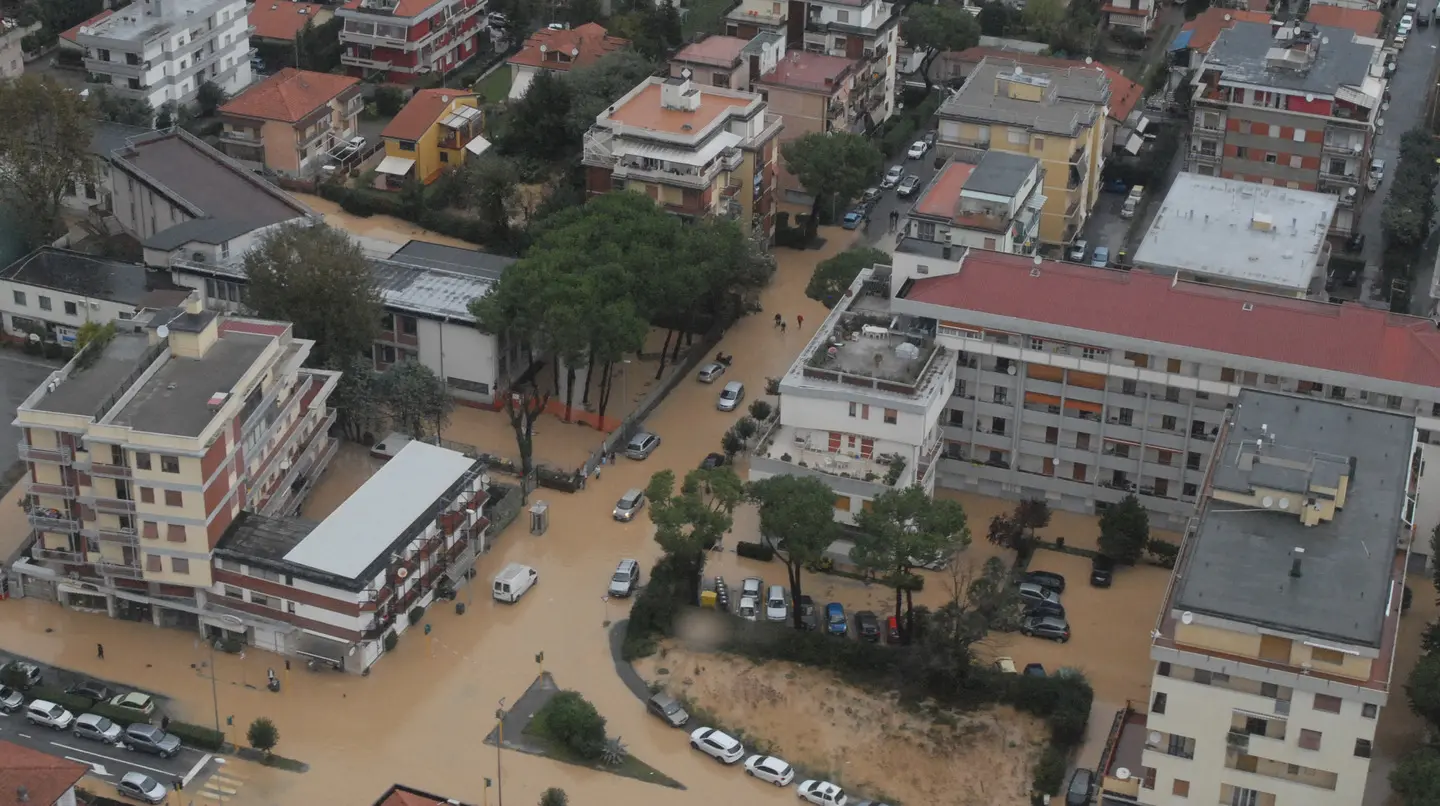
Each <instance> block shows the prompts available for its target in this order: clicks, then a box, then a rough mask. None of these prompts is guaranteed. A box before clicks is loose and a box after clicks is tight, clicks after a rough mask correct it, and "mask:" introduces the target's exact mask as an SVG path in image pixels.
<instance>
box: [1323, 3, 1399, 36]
mask: <svg viewBox="0 0 1440 806" xmlns="http://www.w3.org/2000/svg"><path fill="white" fill-rule="evenodd" d="M1305 21H1306V22H1313V23H1315V24H1316V25H1329V26H1333V27H1335V28H1349V29H1350V30H1352V31H1354V32H1355V33H1357V34H1359V35H1361V36H1375V35H1376V34H1378V33H1379V32H1380V26H1381V25H1383V24H1384V23H1385V17H1384V16H1382V15H1381V14H1380V12H1378V11H1370V10H1368V9H1361V8H1341V7H1339V6H1322V5H1318V4H1312V5H1311V6H1310V10H1309V11H1307V12H1305Z"/></svg>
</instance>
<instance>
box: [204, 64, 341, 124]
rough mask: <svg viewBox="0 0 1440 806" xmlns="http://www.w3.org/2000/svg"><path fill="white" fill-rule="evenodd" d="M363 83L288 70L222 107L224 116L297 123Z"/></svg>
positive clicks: (321, 74)
mask: <svg viewBox="0 0 1440 806" xmlns="http://www.w3.org/2000/svg"><path fill="white" fill-rule="evenodd" d="M358 83H360V81H359V79H355V78H351V77H350V76H337V75H334V74H332V73H315V72H311V71H309V70H296V69H295V68H293V67H286V68H285V69H283V70H281V71H280V72H278V73H276V74H275V75H272V76H270V77H269V78H267V79H265V80H264V81H261V82H260V83H259V84H256V85H254V86H253V87H251V88H250V89H248V90H245V91H244V92H242V93H240V95H238V96H236V98H235V99H234V100H233V101H230V102H229V103H227V104H225V105H224V106H222V107H220V112H221V113H222V114H228V115H239V116H241V117H247V118H262V119H264V120H279V121H284V122H286V123H296V122H299V121H300V120H302V119H304V118H305V116H306V115H309V114H310V113H311V112H314V111H315V110H316V109H319V108H320V107H321V106H323V105H324V104H326V103H329V101H330V99H332V98H334V97H335V96H337V95H339V94H340V93H342V92H344V91H345V90H347V89H349V88H351V87H353V86H355V85H356V84H358Z"/></svg>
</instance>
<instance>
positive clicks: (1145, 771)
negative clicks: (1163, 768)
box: [1140, 767, 1155, 789]
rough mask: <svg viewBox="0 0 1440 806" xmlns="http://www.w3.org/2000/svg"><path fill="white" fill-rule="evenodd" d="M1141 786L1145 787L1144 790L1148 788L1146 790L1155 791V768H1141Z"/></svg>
mask: <svg viewBox="0 0 1440 806" xmlns="http://www.w3.org/2000/svg"><path fill="white" fill-rule="evenodd" d="M1140 786H1142V787H1144V788H1146V789H1154V788H1155V768H1154V767H1141V768H1140Z"/></svg>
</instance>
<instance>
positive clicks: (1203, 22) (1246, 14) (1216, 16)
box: [1181, 7, 1270, 53]
mask: <svg viewBox="0 0 1440 806" xmlns="http://www.w3.org/2000/svg"><path fill="white" fill-rule="evenodd" d="M1269 21H1270V15H1269V14H1266V13H1265V12H1264V11H1242V10H1239V9H1233V8H1218V7H1217V8H1207V9H1205V13H1203V14H1201V15H1199V16H1198V17H1196V18H1195V19H1193V20H1191V21H1189V22H1187V23H1185V27H1184V28H1182V29H1181V30H1182V31H1192V32H1193V33H1191V34H1190V43H1189V45H1187V47H1188V48H1189V49H1190V50H1193V51H1196V52H1197V53H1209V52H1210V46H1211V45H1213V44H1215V40H1216V39H1219V38H1220V32H1221V31H1226V30H1229V29H1231V28H1234V27H1235V23H1237V22H1260V23H1268V22H1269Z"/></svg>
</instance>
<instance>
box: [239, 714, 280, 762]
mask: <svg viewBox="0 0 1440 806" xmlns="http://www.w3.org/2000/svg"><path fill="white" fill-rule="evenodd" d="M245 739H246V740H247V741H249V742H250V746H251V747H253V748H255V749H256V750H259V751H260V752H262V753H264V754H265V755H267V756H268V755H270V751H271V750H274V749H275V745H277V744H279V743H280V730H279V729H278V728H276V727H275V723H274V722H271V721H270V720H269V718H267V717H263V716H257V717H255V721H254V722H251V723H250V729H249V730H247V731H245Z"/></svg>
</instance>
